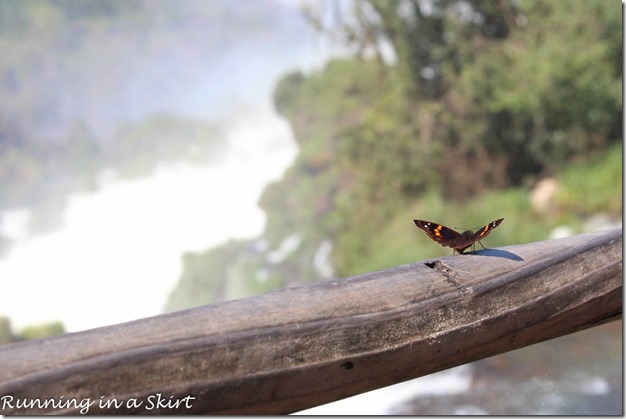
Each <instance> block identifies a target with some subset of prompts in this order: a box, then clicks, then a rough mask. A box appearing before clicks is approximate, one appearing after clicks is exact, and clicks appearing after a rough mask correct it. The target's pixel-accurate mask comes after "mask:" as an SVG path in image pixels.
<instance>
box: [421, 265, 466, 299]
mask: <svg viewBox="0 0 626 419" xmlns="http://www.w3.org/2000/svg"><path fill="white" fill-rule="evenodd" d="M424 265H426V266H428V267H429V268H430V269H432V270H434V271H437V272H439V273H440V274H441V275H442V276H443V277H444V278H445V279H446V281H448V282H450V283H452V284H453V285H454V286H455V287H457V290H458V292H459V293H460V294H462V295H463V294H470V293H471V292H472V290H471V288H468V287H466V286H465V285H462V284H461V283H460V282H459V281H457V278H460V277H461V276H460V275H459V274H458V273H457V272H456V271H455V270H454V269H452V268H451V267H450V266H448V265H446V264H445V263H443V262H442V261H440V260H436V261H434V262H426V263H424Z"/></svg>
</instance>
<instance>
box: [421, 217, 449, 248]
mask: <svg viewBox="0 0 626 419" xmlns="http://www.w3.org/2000/svg"><path fill="white" fill-rule="evenodd" d="M413 222H414V223H415V225H416V226H417V227H419V228H421V229H422V230H424V231H425V232H426V234H428V237H430V238H431V239H433V240H434V241H436V242H437V243H439V244H440V245H442V246H450V244H452V243H454V241H455V240H456V239H458V238H459V236H460V235H461V234H459V233H458V232H456V231H454V230H452V229H451V228H448V227H446V226H443V225H441V224H437V223H433V222H431V221H424V220H413Z"/></svg>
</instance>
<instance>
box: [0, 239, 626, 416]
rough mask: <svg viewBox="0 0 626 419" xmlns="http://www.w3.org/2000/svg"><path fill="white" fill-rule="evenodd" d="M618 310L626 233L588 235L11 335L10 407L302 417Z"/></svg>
mask: <svg viewBox="0 0 626 419" xmlns="http://www.w3.org/2000/svg"><path fill="white" fill-rule="evenodd" d="M111 305H112V307H114V306H115V302H113V301H112V302H111ZM621 315H622V231H621V230H611V231H604V232H599V233H593V234H584V235H579V236H575V237H570V238H566V239H559V240H550V241H543V242H535V243H530V244H525V245H518V246H509V247H505V248H500V249H490V250H486V251H479V252H477V254H476V255H472V254H470V255H456V256H449V257H443V258H439V259H433V260H428V261H423V262H416V263H412V264H408V265H403V266H398V267H394V268H391V269H386V270H383V271H379V272H372V273H366V274H363V275H359V276H354V277H349V278H343V279H337V280H332V281H326V282H322V283H318V284H314V285H309V286H298V287H292V288H286V289H282V290H278V291H275V292H271V293H268V294H264V295H261V296H258V297H252V298H246V299H242V300H236V301H229V302H224V303H219V304H213V305H208V306H203V307H199V308H195V309H191V310H185V311H179V312H176V313H170V314H165V315H160V316H155V317H150V318H146V319H141V320H137V321H133V322H129V323H123V324H117V325H112V326H108V327H103V328H98V329H93V330H89V331H84V332H79V333H72V334H66V335H62V336H58V337H55V338H50V339H43V340H36V341H25V342H20V343H14V344H8V345H3V346H0V413H2V414H16V413H19V414H22V413H23V414H42V413H58V414H68V413H69V414H79V413H81V412H80V410H81V406H69V407H67V406H61V407H60V408H53V407H50V406H48V408H45V407H42V408H39V407H38V406H31V407H30V408H28V407H23V408H17V407H16V403H17V402H18V401H32V400H35V399H36V400H39V401H45V400H48V399H54V400H56V401H59V400H60V401H65V402H68V401H75V402H76V403H79V402H80V401H84V400H86V399H89V401H91V402H93V403H92V405H90V406H89V407H88V409H87V410H86V411H84V412H83V413H89V414H102V413H115V414H150V413H155V414H164V413H172V414H188V413H203V414H219V413H222V414H269V413H291V412H294V411H299V410H302V409H306V408H309V407H312V406H316V405H319V404H323V403H327V402H331V401H334V400H338V399H341V398H344V397H348V396H351V395H355V394H358V393H362V392H365V391H369V390H373V389H376V388H380V387H383V386H387V385H390V384H395V383H398V382H401V381H404V380H408V379H411V378H416V377H420V376H423V375H426V374H430V373H433V372H436V371H440V370H443V369H447V368H450V367H453V366H456V365H460V364H464V363H467V362H471V361H475V360H478V359H482V358H485V357H489V356H492V355H495V354H498V353H502V352H506V351H510V350H513V349H517V348H520V347H523V346H526V345H530V344H534V343H537V342H540V341H543V340H547V339H551V338H554V337H557V336H561V335H564V334H568V333H572V332H575V331H578V330H581V329H584V328H588V327H592V326H594V325H597V324H601V323H604V322H607V321H612V320H617V319H619V318H621ZM159 394H160V397H161V398H162V400H165V401H166V402H167V403H166V404H162V405H161V406H160V407H156V406H154V404H155V401H156V400H157V397H159V396H158V395H159ZM9 397H10V398H9ZM133 398H134V399H136V402H138V403H139V402H140V403H141V406H133V405H132V399H133ZM113 399H115V400H116V401H118V402H119V403H121V404H122V405H121V406H119V407H117V408H115V407H99V404H100V402H102V401H104V400H113ZM176 401H178V405H176V403H175V402H176ZM128 403H130V404H131V405H127V404H128ZM168 403H169V404H168ZM149 407H154V408H150V409H149Z"/></svg>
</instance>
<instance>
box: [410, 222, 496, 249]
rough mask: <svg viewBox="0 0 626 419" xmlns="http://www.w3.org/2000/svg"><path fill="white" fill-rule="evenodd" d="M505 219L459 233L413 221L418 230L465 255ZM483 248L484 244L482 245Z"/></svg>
mask: <svg viewBox="0 0 626 419" xmlns="http://www.w3.org/2000/svg"><path fill="white" fill-rule="evenodd" d="M502 220H504V218H500V219H498V220H495V221H492V222H490V223H489V224H487V225H486V226H484V227H482V228H481V229H479V230H477V231H476V232H473V231H472V230H467V231H464V232H463V233H459V232H458V231H455V230H453V229H451V228H449V227H446V226H444V225H441V224H437V223H433V222H432V221H424V220H413V222H414V223H415V225H416V226H417V227H418V228H421V229H422V230H424V231H425V232H426V234H428V237H430V238H431V239H433V240H434V241H436V242H437V243H439V244H440V245H442V246H444V247H446V246H447V247H451V248H453V249H454V250H455V251H457V252H459V253H463V252H464V251H465V250H466V249H467V248H469V247H473V246H474V245H475V244H476V242H478V243H480V240H481V239H483V238H485V237H486V236H487V235H488V234H489V233H491V230H493V229H494V228H496V227H498V226H499V225H500V223H501V222H502ZM480 245H481V246H482V243H480Z"/></svg>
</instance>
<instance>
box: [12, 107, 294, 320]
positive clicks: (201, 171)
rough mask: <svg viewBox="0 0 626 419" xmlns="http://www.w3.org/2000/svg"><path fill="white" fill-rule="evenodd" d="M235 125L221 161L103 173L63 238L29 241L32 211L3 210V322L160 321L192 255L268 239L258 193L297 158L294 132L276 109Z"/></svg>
mask: <svg viewBox="0 0 626 419" xmlns="http://www.w3.org/2000/svg"><path fill="white" fill-rule="evenodd" d="M229 126H230V127H231V128H230V130H229V131H228V133H227V138H224V139H223V141H225V142H227V143H228V148H227V150H226V151H224V155H223V157H222V158H221V159H220V161H219V162H218V163H214V164H210V165H207V166H197V165H191V164H187V163H179V164H173V165H167V166H160V167H159V168H158V169H157V170H156V171H155V172H154V173H153V175H152V176H149V177H145V178H140V179H135V180H127V181H114V180H111V179H109V180H106V179H107V178H108V177H109V176H107V175H106V174H103V176H102V178H103V182H102V185H101V187H100V188H99V189H98V190H97V191H95V192H91V193H76V194H73V195H71V196H70V198H69V200H68V205H67V207H66V208H65V210H64V213H63V218H64V224H63V226H62V227H61V228H60V229H58V230H56V231H54V232H51V233H48V234H40V235H35V236H29V235H28V234H27V233H26V228H25V225H26V224H27V222H28V218H29V214H28V211H26V210H18V211H11V212H9V213H5V214H3V215H4V216H3V218H2V220H3V222H2V225H1V228H2V229H3V232H4V233H5V234H7V235H9V236H10V237H11V238H12V239H13V240H15V244H14V245H13V246H11V247H10V249H9V251H8V254H7V255H6V256H5V258H4V259H0V278H1V280H0V316H8V317H9V318H10V319H11V323H12V326H13V328H14V329H18V330H19V328H21V327H23V326H26V325H29V324H36V323H45V322H50V321H54V320H60V321H62V322H63V324H64V325H65V327H66V330H67V331H70V332H75V331H79V330H84V329H90V328H93V327H98V326H104V325H109V324H114V323H119V322H124V321H129V320H133V319H137V318H142V317H147V316H152V315H156V314H159V313H161V312H162V309H163V305H164V303H165V300H166V298H167V296H168V295H169V292H170V291H171V290H172V288H173V287H174V286H175V283H176V281H177V279H178V277H179V275H180V273H181V268H182V267H181V255H182V254H183V253H184V252H186V251H194V250H195V251H200V250H205V249H207V248H209V247H211V246H215V245H217V244H219V243H221V242H223V241H225V240H228V239H230V238H244V237H249V238H252V237H254V236H257V235H259V234H260V233H261V232H262V230H263V226H264V222H265V220H264V216H263V213H262V211H261V210H260V209H259V208H258V206H257V200H258V197H259V195H260V193H261V191H262V190H263V188H264V187H265V185H266V184H267V183H268V182H270V181H271V180H273V179H277V178H279V177H280V176H281V175H282V173H283V171H284V170H285V168H286V167H287V166H288V165H289V164H290V163H291V161H292V160H293V158H294V156H295V153H296V145H295V143H294V141H293V137H292V135H293V134H292V132H291V129H290V127H289V125H288V123H287V122H286V121H285V120H283V119H282V118H280V117H279V116H278V115H276V114H275V113H273V111H271V110H269V109H268V108H258V109H254V110H248V113H247V114H245V115H241V116H240V117H239V118H238V119H237V120H233V121H232V123H231V124H230V125H229Z"/></svg>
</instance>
